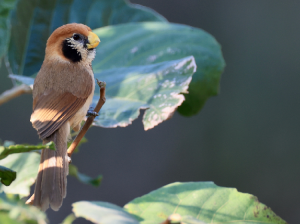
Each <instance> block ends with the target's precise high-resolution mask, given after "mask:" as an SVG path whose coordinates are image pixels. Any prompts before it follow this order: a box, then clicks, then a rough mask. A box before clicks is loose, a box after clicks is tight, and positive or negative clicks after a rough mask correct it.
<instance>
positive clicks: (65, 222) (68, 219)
mask: <svg viewBox="0 0 300 224" xmlns="http://www.w3.org/2000/svg"><path fill="white" fill-rule="evenodd" d="M75 219H76V217H75V215H74V214H73V213H72V214H70V215H68V216H67V217H66V218H65V219H64V220H63V221H62V223H61V224H72V223H73V222H74V220H75Z"/></svg>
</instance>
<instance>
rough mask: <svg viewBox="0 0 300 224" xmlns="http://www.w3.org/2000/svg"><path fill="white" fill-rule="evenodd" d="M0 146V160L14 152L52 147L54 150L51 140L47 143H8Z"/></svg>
mask: <svg viewBox="0 0 300 224" xmlns="http://www.w3.org/2000/svg"><path fill="white" fill-rule="evenodd" d="M5 143H6V142H4V145H3V146H0V160H1V159H4V158H6V157H7V156H8V155H10V154H14V153H22V152H30V151H35V150H40V149H52V150H55V146H54V143H53V142H49V143H47V144H39V145H26V144H23V145H13V144H11V145H9V146H5Z"/></svg>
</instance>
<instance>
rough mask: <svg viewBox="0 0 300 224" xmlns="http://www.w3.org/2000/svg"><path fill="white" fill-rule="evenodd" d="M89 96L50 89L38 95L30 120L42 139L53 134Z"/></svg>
mask: <svg viewBox="0 0 300 224" xmlns="http://www.w3.org/2000/svg"><path fill="white" fill-rule="evenodd" d="M86 99H87V98H78V97H76V96H74V95H73V94H72V93H69V92H65V93H57V92H55V91H53V90H48V91H47V93H45V94H43V95H40V96H39V97H36V98H35V100H34V105H33V113H32V115H31V119H30V121H31V122H32V125H33V127H34V128H35V129H36V130H37V132H38V134H39V136H40V138H41V139H45V138H47V137H49V136H51V135H52V134H53V133H54V132H55V131H56V130H57V129H59V128H60V127H61V126H62V125H63V124H64V123H65V122H66V121H68V120H69V119H70V118H71V117H72V116H74V115H75V114H76V112H77V111H78V110H79V109H80V108H81V107H82V106H83V105H84V103H85V102H86Z"/></svg>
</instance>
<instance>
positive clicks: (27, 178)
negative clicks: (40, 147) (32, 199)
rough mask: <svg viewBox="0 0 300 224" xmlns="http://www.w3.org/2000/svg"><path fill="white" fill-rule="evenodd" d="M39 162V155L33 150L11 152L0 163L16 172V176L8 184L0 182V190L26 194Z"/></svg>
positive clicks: (28, 191) (32, 181) (33, 179)
mask: <svg viewBox="0 0 300 224" xmlns="http://www.w3.org/2000/svg"><path fill="white" fill-rule="evenodd" d="M39 164H40V155H39V154H38V153H35V152H27V153H18V154H12V155H10V156H8V157H6V158H5V159H2V160H0V165H1V166H4V167H7V168H9V169H12V170H14V171H15V172H17V178H16V179H15V181H14V182H12V183H11V185H10V186H8V187H6V186H4V185H3V184H0V192H2V191H4V192H5V193H8V194H19V195H21V196H28V195H29V193H30V186H31V185H32V184H33V183H34V181H35V178H36V176H37V173H38V167H39Z"/></svg>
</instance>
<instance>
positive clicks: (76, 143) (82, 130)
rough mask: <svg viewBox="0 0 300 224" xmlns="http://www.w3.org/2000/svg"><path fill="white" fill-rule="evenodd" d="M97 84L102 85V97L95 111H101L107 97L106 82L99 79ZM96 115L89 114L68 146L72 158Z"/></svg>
mask: <svg viewBox="0 0 300 224" xmlns="http://www.w3.org/2000/svg"><path fill="white" fill-rule="evenodd" d="M97 84H98V85H99V87H100V98H99V101H98V103H97V106H96V107H95V109H94V112H96V113H99V111H100V109H101V108H102V106H103V105H104V103H105V101H106V98H105V86H106V84H105V82H100V81H99V80H98V79H97ZM94 119H95V117H94V116H89V117H88V118H87V119H86V122H85V123H84V125H83V127H82V129H81V130H80V132H79V133H78V135H77V136H76V138H75V139H74V141H73V142H72V144H71V145H70V147H69V148H68V156H69V157H70V158H71V155H72V153H73V152H74V150H75V148H76V147H77V146H78V144H79V142H80V140H81V139H82V138H83V136H84V135H85V133H86V132H87V130H88V129H89V127H90V126H91V125H92V123H93V121H94Z"/></svg>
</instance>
